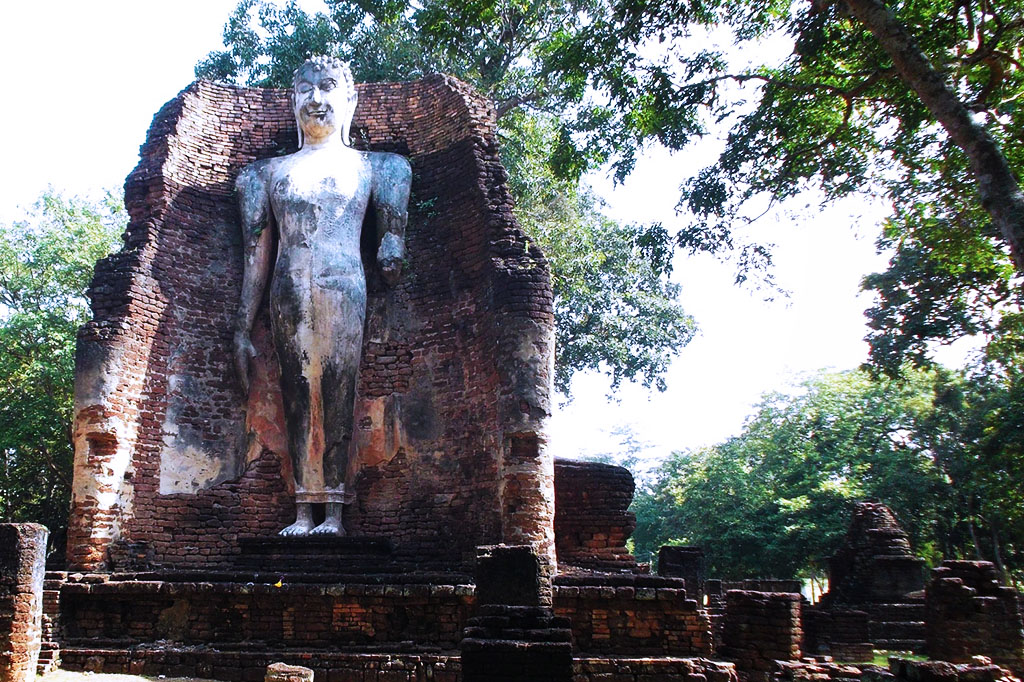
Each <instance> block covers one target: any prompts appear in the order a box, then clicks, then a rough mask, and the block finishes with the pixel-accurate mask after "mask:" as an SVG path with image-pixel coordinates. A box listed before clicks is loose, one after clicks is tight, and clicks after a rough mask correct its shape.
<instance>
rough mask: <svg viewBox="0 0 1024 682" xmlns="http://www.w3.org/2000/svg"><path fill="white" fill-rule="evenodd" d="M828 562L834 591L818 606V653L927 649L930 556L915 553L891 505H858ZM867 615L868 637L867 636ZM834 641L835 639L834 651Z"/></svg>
mask: <svg viewBox="0 0 1024 682" xmlns="http://www.w3.org/2000/svg"><path fill="white" fill-rule="evenodd" d="M828 565H829V592H828V593H827V594H825V595H824V596H823V597H822V600H821V603H820V604H819V605H818V610H819V612H821V613H820V617H818V618H817V619H816V620H814V624H815V625H817V626H818V628H817V630H816V632H815V633H814V635H812V637H813V638H814V639H815V642H816V649H815V650H814V651H812V653H828V652H829V651H832V652H833V653H835V654H840V653H843V654H849V653H851V651H857V650H861V651H863V650H864V649H865V647H866V646H867V645H869V644H870V645H873V646H874V647H875V648H878V649H889V650H893V651H915V652H923V651H924V639H925V637H924V592H923V590H924V561H923V560H922V559H919V558H917V557H916V556H914V553H913V552H912V551H911V548H910V542H909V540H908V539H907V534H906V532H904V530H903V529H902V528H901V527H900V525H899V522H898V521H897V520H896V517H895V516H894V515H893V513H892V511H891V510H890V509H889V508H888V507H886V506H885V505H884V504H880V503H877V502H861V503H859V504H857V505H856V507H855V508H854V510H853V516H852V518H851V520H850V527H849V530H848V531H847V534H846V537H845V539H844V540H843V543H842V545H841V546H840V547H839V549H838V550H837V551H836V553H835V555H833V556H832V557H831V558H829V562H828ZM865 620H866V625H867V631H868V632H867V638H866V639H861V638H862V637H863V627H864V625H863V624H862V623H863V621H865ZM858 640H859V641H858ZM829 641H834V642H835V644H836V646H835V648H834V650H833V649H832V647H831V646H829V645H828V644H827V642H829Z"/></svg>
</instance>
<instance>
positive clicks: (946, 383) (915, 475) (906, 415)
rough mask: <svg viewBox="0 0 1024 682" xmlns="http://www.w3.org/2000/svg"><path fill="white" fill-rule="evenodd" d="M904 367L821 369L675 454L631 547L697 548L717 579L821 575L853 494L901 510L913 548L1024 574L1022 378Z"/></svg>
mask: <svg viewBox="0 0 1024 682" xmlns="http://www.w3.org/2000/svg"><path fill="white" fill-rule="evenodd" d="M1020 379H1021V377H1020V375H1019V374H1016V375H1010V376H1007V375H1005V374H999V373H997V372H991V371H987V370H985V369H984V368H977V369H976V370H974V371H972V372H971V373H965V374H954V373H951V372H948V371H945V370H941V369H940V370H935V371H919V370H912V369H906V370H905V371H904V377H903V379H902V380H899V381H894V380H889V379H880V380H875V379H872V378H871V377H870V376H869V375H867V374H866V373H863V372H842V373H837V374H826V373H821V374H819V375H817V376H815V377H813V378H811V379H809V380H807V381H805V382H804V383H803V384H801V385H800V386H798V387H796V388H795V390H793V391H790V392H787V393H772V394H768V395H766V396H764V398H763V399H762V401H761V403H760V405H758V407H757V411H756V413H755V414H754V415H753V416H752V417H751V418H750V419H749V420H748V421H747V423H746V425H745V426H744V429H743V432H742V433H741V434H740V435H738V436H736V437H734V438H730V439H729V440H727V441H726V442H724V443H721V444H719V445H715V446H712V447H709V448H704V449H701V450H698V451H696V452H685V453H676V454H674V455H672V457H671V458H670V459H669V460H668V461H667V462H666V463H665V464H663V465H662V466H661V467H660V468H659V470H658V471H657V473H656V475H655V478H654V479H653V481H651V482H649V483H647V484H646V485H644V486H642V487H641V489H640V492H639V493H638V495H637V498H636V502H635V504H634V511H635V512H636V514H637V521H638V526H637V530H636V533H635V534H634V538H635V541H636V547H637V549H638V551H640V552H641V553H643V554H646V553H650V554H652V555H653V554H654V553H656V552H657V549H658V547H659V546H660V545H661V544H664V543H666V542H668V541H669V540H673V541H680V542H684V543H686V544H696V545H701V546H703V547H704V548H705V551H706V553H707V556H708V560H709V563H710V568H711V571H712V574H713V575H716V576H720V577H723V578H741V577H757V576H764V575H773V576H775V577H780V578H781V577H796V576H803V577H817V576H820V575H822V574H823V571H824V568H825V563H824V559H826V558H827V557H828V556H829V555H831V554H832V552H833V551H834V550H835V549H836V547H837V546H838V544H839V541H840V539H841V536H842V535H843V533H845V531H846V524H847V521H848V517H849V511H850V508H851V506H852V504H853V503H854V502H857V501H861V500H866V499H876V500H879V501H881V502H884V503H885V504H887V505H888V506H889V507H890V508H892V509H893V511H894V512H895V513H896V515H897V517H898V518H899V519H900V522H901V523H902V524H903V526H904V529H905V530H907V532H908V533H909V534H910V537H911V544H912V546H913V547H914V548H915V550H916V551H917V552H918V554H919V555H921V556H924V557H925V558H927V559H929V560H930V561H933V562H937V561H939V560H940V559H942V558H958V557H977V556H980V557H983V558H986V559H989V560H993V561H996V562H997V563H1000V562H1001V565H1002V566H1003V568H1004V569H1005V571H1006V572H1007V573H1012V574H1016V575H1019V574H1020V572H1021V571H1022V570H1024V552H1022V547H1024V513H1022V512H1021V502H1022V500H1021V493H1020V491H1019V485H1018V482H1019V481H1020V476H1021V475H1024V448H1022V445H1024V439H1022V438H1021V437H1020V433H1024V431H1022V430H1020V427H1021V418H1019V417H1018V415H1020V414H1024V410H1022V408H1024V403H1021V402H1020V401H1021V400H1022V399H1024V384H1022V383H1021V380H1020Z"/></svg>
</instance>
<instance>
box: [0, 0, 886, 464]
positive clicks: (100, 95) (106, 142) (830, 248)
mask: <svg viewBox="0 0 1024 682" xmlns="http://www.w3.org/2000/svg"><path fill="white" fill-rule="evenodd" d="M235 4H236V0H179V1H178V2H173V3H168V2H151V1H143V0H66V1H64V2H47V3H33V2H12V3H8V4H7V6H6V7H5V8H4V12H3V21H2V22H0V64H2V65H3V66H2V67H0V68H2V69H3V74H2V75H3V83H4V85H5V91H6V93H7V96H6V97H5V102H4V105H3V106H2V107H0V130H3V131H4V144H3V151H4V154H3V158H4V162H3V163H2V164H0V187H2V188H3V189H2V191H0V220H3V221H9V220H12V219H15V218H17V217H18V216H19V215H20V214H21V213H22V211H21V210H20V209H19V207H26V208H27V207H29V206H31V204H32V203H33V202H34V201H35V199H36V198H37V197H38V195H39V194H40V192H42V191H43V190H44V189H45V188H46V187H47V185H52V186H53V187H55V188H56V189H59V190H62V191H64V192H67V193H70V194H82V195H94V196H96V195H99V193H100V192H101V190H102V189H103V188H113V189H116V188H120V187H121V186H122V184H123V182H124V178H125V176H126V175H127V174H128V172H129V171H130V170H131V169H132V168H133V167H134V165H135V163H136V161H137V158H138V148H139V145H141V144H142V142H143V141H144V138H145V134H146V130H147V129H148V127H149V124H150V122H151V120H152V118H153V115H154V114H155V113H156V112H157V110H158V109H159V108H160V106H162V105H163V104H164V103H165V102H167V101H168V100H170V99H171V98H173V97H174V96H175V95H176V94H177V93H178V92H179V91H180V90H181V89H182V88H184V87H185V86H187V85H188V84H189V82H191V80H192V78H193V76H192V74H193V67H194V65H195V63H196V62H197V61H198V60H200V59H201V58H203V57H204V56H205V55H206V54H207V53H208V52H209V51H211V50H214V49H218V48H220V47H221V40H220V35H221V30H222V27H223V25H224V22H225V21H226V19H227V17H228V15H229V13H230V12H231V10H232V9H233V8H234V6H235ZM303 4H306V3H305V2H304V3H303ZM712 154H713V150H712V148H711V146H710V145H709V146H705V147H699V148H696V149H694V150H693V151H692V152H688V153H687V154H684V155H677V156H675V157H670V156H669V155H667V154H666V153H663V152H655V153H652V154H650V155H649V158H645V159H644V160H642V161H641V163H640V164H639V165H638V168H637V170H636V171H635V172H634V174H633V176H632V177H631V178H630V179H629V181H627V183H626V184H625V185H624V186H621V187H619V188H616V189H615V190H614V191H611V192H610V194H606V196H607V198H608V199H609V201H610V204H611V206H610V212H611V213H612V215H614V216H615V217H617V218H621V219H624V220H629V221H649V220H661V221H663V222H665V224H666V226H668V227H669V228H670V229H671V226H672V225H673V224H674V223H675V221H676V218H675V216H674V210H673V209H674V206H675V202H676V200H677V198H678V186H679V184H680V183H681V181H682V180H683V179H684V178H685V177H686V176H687V175H688V174H690V173H693V172H695V171H696V170H698V169H699V168H700V167H702V166H703V165H705V164H706V163H708V162H710V160H711V158H712V156H711V155H712ZM594 184H595V185H596V186H597V187H598V188H599V190H601V191H602V192H608V191H610V190H609V188H610V183H608V182H607V181H606V180H604V179H602V178H595V179H594ZM799 208H800V206H794V207H793V209H794V210H797V209H799ZM797 213H798V216H797V218H796V219H793V218H790V217H786V216H785V215H781V214H780V215H779V216H773V217H768V218H766V219H764V220H762V221H761V222H760V223H759V225H758V226H757V229H758V232H759V233H761V234H762V235H763V236H762V237H761V238H762V239H763V240H764V241H767V242H774V243H776V244H777V245H778V248H777V249H776V251H775V258H776V264H777V265H776V271H775V274H776V278H777V280H778V283H779V284H780V285H781V286H782V287H783V288H785V289H788V290H789V291H791V293H792V295H791V297H790V298H789V299H788V300H781V299H779V300H776V301H775V302H773V303H765V302H764V301H763V300H762V297H761V295H760V294H759V293H758V292H756V291H753V292H752V291H750V290H746V289H738V288H737V287H735V286H734V285H733V284H732V277H733V269H732V266H730V265H721V264H719V263H717V262H715V261H713V260H712V259H709V258H706V257H701V258H682V257H679V258H677V265H676V270H677V278H678V280H679V281H680V282H681V283H682V285H683V293H682V301H683V304H684V306H685V308H686V310H687V311H688V312H689V313H690V314H692V315H694V316H695V317H696V319H697V322H698V324H699V325H700V328H701V332H700V334H699V336H698V337H697V338H696V339H695V340H694V341H693V342H692V343H691V344H690V345H689V346H687V347H686V348H684V349H683V350H682V352H681V354H680V356H679V358H678V359H677V360H676V361H675V362H674V363H673V365H672V367H671V370H670V372H669V376H668V383H669V389H668V391H666V392H665V393H660V394H659V393H653V394H652V393H649V392H647V391H645V390H643V389H641V388H639V387H625V388H624V389H623V390H622V391H621V392H620V394H619V396H618V397H619V399H620V400H619V402H612V403H609V402H607V401H606V400H605V399H604V396H605V394H606V392H607V382H606V381H605V380H603V379H602V378H600V377H593V376H584V377H579V378H578V380H577V381H576V383H575V384H574V393H575V394H576V399H575V400H574V402H572V403H571V404H569V405H568V406H567V407H565V408H564V409H561V410H560V411H559V413H558V414H557V415H556V416H555V418H554V420H553V424H552V447H553V449H554V452H555V454H556V455H559V456H574V455H577V454H594V453H601V452H609V451H613V450H615V448H616V444H617V442H618V441H617V437H616V436H615V435H613V434H614V432H615V431H616V430H617V429H621V428H623V427H630V428H632V429H633V430H634V431H635V434H636V437H637V438H638V439H639V440H641V441H644V442H647V443H649V445H650V448H649V450H648V451H647V452H646V453H645V455H646V456H649V457H662V456H665V455H667V454H668V453H669V452H671V451H672V450H674V449H682V448H687V447H696V446H699V445H704V444H710V443H713V442H716V441H718V440H721V439H723V438H725V437H727V436H729V435H733V434H735V433H738V432H739V430H740V429H741V427H742V423H743V419H744V418H745V417H746V416H747V415H748V414H749V413H750V410H751V405H752V404H754V403H755V402H756V401H757V399H758V397H759V396H760V394H761V393H763V392H765V391H768V390H772V389H776V388H783V387H785V385H786V384H787V383H791V382H793V381H795V380H796V379H797V378H798V377H799V376H800V375H801V374H803V373H809V372H813V371H815V370H817V369H820V368H825V367H830V368H835V369H848V368H852V367H855V366H857V365H858V364H860V363H861V362H862V361H863V360H864V359H865V356H866V350H867V349H866V345H865V344H864V343H863V341H862V338H863V336H864V334H865V332H866V328H865V327H864V318H863V314H862V313H863V310H864V309H865V308H866V307H867V305H868V302H869V299H868V298H867V297H865V296H864V295H862V294H859V293H858V286H859V282H860V278H861V277H862V276H863V275H864V274H865V273H867V272H871V271H874V270H877V269H880V268H882V267H883V266H884V260H883V259H881V258H879V257H878V256H876V255H875V254H874V249H873V244H872V242H873V238H874V234H875V223H876V222H877V217H872V216H878V215H879V208H878V207H870V206H867V207H865V206H859V205H857V204H856V202H848V203H847V204H845V205H843V206H841V207H837V208H834V209H832V210H829V211H827V212H824V213H819V212H818V211H817V210H816V209H812V210H809V211H799V210H797ZM862 214H864V216H866V217H862Z"/></svg>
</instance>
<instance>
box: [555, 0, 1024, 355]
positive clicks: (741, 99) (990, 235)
mask: <svg viewBox="0 0 1024 682" xmlns="http://www.w3.org/2000/svg"><path fill="white" fill-rule="evenodd" d="M709 32H713V33H714V34H716V35H727V36H728V37H727V39H726V41H727V42H728V43H729V45H730V48H729V49H727V50H722V49H715V48H710V47H707V45H708V43H709V42H710V41H709V40H708V35H710V33H709ZM1022 32H1024V3H1022V2H1020V0H1008V1H1007V2H1001V3H990V2H986V1H984V0H982V1H980V2H976V1H975V0H966V1H961V0H956V1H955V2H954V1H947V0H902V1H899V2H891V3H889V4H888V5H883V4H882V3H881V2H878V0H816V1H813V2H809V3H808V2H799V3H797V2H792V1H788V0H774V1H772V2H760V3H753V2H749V1H748V0H696V1H694V2H677V1H676V0H618V1H617V2H616V3H615V5H614V7H613V11H611V12H610V13H607V14H606V15H604V16H600V17H595V18H594V21H592V22H590V23H588V25H587V26H586V28H585V30H582V31H580V32H578V33H577V34H576V35H574V36H573V37H572V38H571V39H567V40H566V42H565V45H564V49H562V50H560V51H559V52H557V53H556V54H554V55H552V60H551V63H550V68H552V69H555V70H557V71H559V72H560V73H563V74H567V77H575V78H576V79H578V80H580V81H581V82H586V83H587V84H588V85H589V86H590V87H591V88H592V89H593V90H594V91H595V92H597V93H600V95H601V96H602V97H603V99H604V101H606V102H607V105H608V106H609V107H611V108H614V109H617V110H620V111H622V112H629V113H628V114H624V116H625V118H623V122H624V124H625V125H628V126H630V127H631V130H632V131H633V135H634V136H639V137H641V138H643V139H649V138H652V137H653V138H656V139H658V140H659V141H660V142H662V143H663V144H665V145H667V146H669V147H670V148H673V149H679V148H681V147H682V146H683V145H685V144H687V143H689V142H690V141H691V140H692V138H693V137H694V136H701V135H704V134H706V133H707V132H708V131H709V130H710V126H712V125H715V126H720V125H723V124H724V125H727V126H729V133H728V135H727V137H726V139H725V145H724V150H723V151H722V153H721V155H720V156H719V158H718V161H717V163H715V164H714V165H712V166H709V167H707V168H704V169H702V170H700V171H699V172H697V173H695V174H693V175H691V176H689V177H684V178H681V179H682V180H683V186H682V194H681V197H680V202H679V207H680V209H681V211H682V214H683V216H684V220H686V219H687V218H688V220H687V221H686V222H684V224H683V225H682V227H681V228H680V229H679V231H678V233H677V239H678V243H679V245H680V246H681V247H683V248H684V249H685V250H688V251H690V252H697V251H707V252H713V253H719V254H734V255H735V256H736V259H737V262H738V263H739V266H740V271H739V273H738V278H739V279H743V278H745V277H746V276H747V274H748V271H749V270H751V269H757V268H759V267H767V266H768V265H769V264H770V263H771V254H770V251H769V250H768V249H767V248H766V247H765V246H764V245H763V244H761V243H760V242H759V241H758V240H757V238H756V236H751V235H750V232H749V230H746V229H743V228H744V227H746V226H749V225H751V224H752V223H754V222H756V219H757V217H758V216H760V215H762V214H763V213H764V211H765V206H766V205H767V206H771V205H772V204H773V203H778V202H780V201H784V200H786V199H788V198H790V197H793V196H795V195H796V194H797V193H800V192H803V191H804V190H806V189H808V188H815V189H817V190H818V191H819V192H820V193H821V195H822V196H823V198H824V200H825V201H831V200H834V199H838V198H841V197H844V196H848V195H851V194H855V193H863V194H869V195H876V196H881V197H884V198H885V199H887V200H888V201H889V202H891V204H892V207H893V210H892V213H891V215H890V217H889V219H888V220H887V221H886V224H885V226H884V228H885V232H884V235H883V236H882V238H881V240H880V242H879V244H880V247H881V248H883V249H886V250H891V251H892V252H894V255H893V260H892V262H891V264H890V268H889V270H888V271H887V272H885V273H882V274H880V275H877V276H875V277H873V278H871V279H869V280H868V281H867V283H866V284H867V287H868V288H869V289H872V290H875V291H877V292H878V294H879V302H878V305H877V306H876V307H875V308H874V309H873V310H872V311H871V313H870V319H871V327H872V331H871V332H870V335H869V341H870V342H871V343H872V361H873V363H874V364H875V366H876V367H879V368H881V369H883V370H884V371H887V372H893V371H896V368H898V367H900V366H902V362H903V360H905V359H911V360H914V361H916V362H918V363H920V362H921V361H922V360H924V359H926V357H927V353H926V352H925V348H926V346H927V344H928V342H930V341H934V340H938V341H950V340H952V339H955V338H958V337H960V336H962V335H964V334H970V333H973V332H975V331H986V329H985V326H986V325H988V324H990V323H989V321H988V320H998V319H999V317H1000V314H1001V312H1002V311H1004V310H1007V309H1008V307H1009V309H1010V310H1011V311H1018V310H1019V301H1018V300H1017V299H1018V296H1019V291H1020V288H1021V280H1020V274H1021V272H1022V271H1024V260H1022V244H1024V241H1022V239H1024V203H1022V201H1024V199H1022V195H1021V191H1020V187H1019V185H1018V181H1017V180H1016V177H1015V176H1019V175H1020V173H1021V171H1022V168H1024V138H1022V137H1021V136H1020V135H1019V131H1020V130H1021V128H1022V124H1024V118H1022V116H1024V113H1022V109H1021V107H1020V99H1021V97H1022V96H1024V67H1022V64H1021V61H1020V48H1019V45H1020V43H1021V37H1022ZM768 38H775V39H780V38H785V39H788V40H790V41H792V44H793V50H792V53H791V54H789V55H788V56H787V57H785V58H784V59H782V60H781V62H779V63H767V62H757V61H755V62H754V63H753V65H751V66H746V65H743V64H739V65H737V64H736V62H737V61H738V56H745V55H748V54H750V53H751V52H753V51H754V50H755V49H756V46H757V44H758V42H759V41H763V40H765V39H768ZM652 43H660V44H662V45H663V46H667V48H663V49H662V50H661V52H660V53H659V54H660V55H662V56H661V57H660V58H658V59H652V58H649V57H647V56H646V55H647V54H648V53H649V51H650V47H651V44H652ZM666 53H669V54H668V56H665V55H666ZM638 102H639V103H643V104H640V105H638V104H637V103H638ZM645 106H650V107H651V109H652V110H653V112H655V113H652V112H651V111H647V110H646V109H643V110H640V109H638V107H645ZM575 125H577V126H578V127H579V131H580V136H579V138H578V139H581V140H583V141H584V146H583V148H584V149H587V150H591V151H593V150H594V149H595V148H598V149H605V150H608V152H609V154H612V155H613V156H614V155H615V154H616V153H617V152H616V151H615V149H614V145H613V144H612V143H611V141H610V138H608V137H607V136H602V135H601V134H599V133H600V131H597V130H587V129H586V126H581V127H580V124H579V123H577V124H575ZM627 139H631V138H629V136H627ZM616 163H617V164H618V167H619V168H620V170H623V171H628V169H629V167H630V164H631V163H632V156H631V153H630V152H626V153H620V154H619V155H618V160H617V161H616ZM681 175H685V174H683V173H681ZM822 257H823V258H832V257H836V254H822ZM1014 261H1016V267H1014V265H1013V263H1014ZM908 293H909V294H910V296H907V294H908ZM991 324H993V326H994V327H998V322H993V323H991Z"/></svg>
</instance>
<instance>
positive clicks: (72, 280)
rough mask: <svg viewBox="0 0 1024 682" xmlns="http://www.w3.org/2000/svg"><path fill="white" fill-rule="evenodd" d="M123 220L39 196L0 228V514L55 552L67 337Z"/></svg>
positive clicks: (63, 502)
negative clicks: (34, 528)
mask: <svg viewBox="0 0 1024 682" xmlns="http://www.w3.org/2000/svg"><path fill="white" fill-rule="evenodd" d="M126 222H127V218H126V216H125V213H124V209H123V206H122V205H121V203H120V201H119V200H117V199H115V198H113V197H112V196H108V197H107V198H106V199H105V200H104V201H102V202H99V203H95V204H94V203H90V202H86V201H82V200H79V199H67V198H64V197H61V196H60V195H58V194H56V193H55V192H53V191H50V192H47V193H46V194H44V195H43V196H42V198H41V199H40V201H39V204H38V205H37V209H36V212H35V214H33V215H32V216H31V217H30V218H29V219H28V220H25V221H21V222H16V223H14V224H12V225H0V347H3V349H4V352H3V353H2V354H0V474H2V479H0V480H2V482H0V514H2V517H3V520H4V521H12V520H13V521H28V520H31V521H36V522H39V523H44V524H46V525H47V526H49V528H50V531H51V537H53V538H54V546H55V547H59V546H61V534H62V532H63V529H64V528H66V526H67V512H68V505H69V497H68V495H69V492H70V486H71V459H72V449H71V442H70V433H69V431H70V421H71V406H72V405H71V404H72V386H73V380H74V377H73V375H74V352H75V335H76V333H77V331H78V327H79V325H81V324H82V323H84V322H85V321H86V319H87V309H86V300H85V290H86V287H87V286H88V284H89V281H90V280H91V278H92V271H93V265H94V264H95V262H96V261H97V260H98V259H99V258H101V257H103V256H105V255H106V254H107V253H109V252H110V250H111V249H112V248H114V246H115V243H116V238H117V236H118V235H120V233H121V232H122V231H123V230H124V227H125V224H126Z"/></svg>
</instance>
